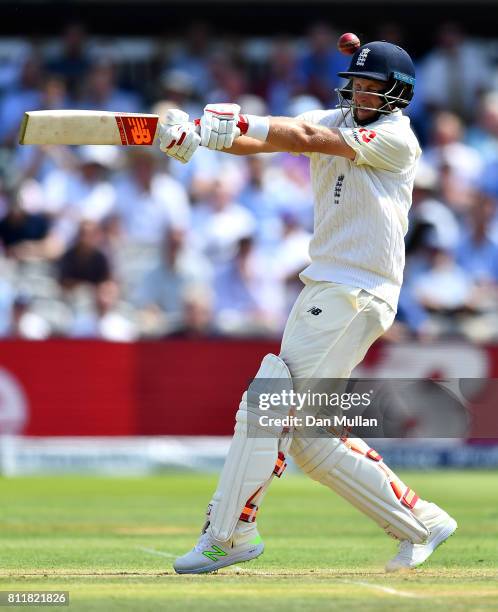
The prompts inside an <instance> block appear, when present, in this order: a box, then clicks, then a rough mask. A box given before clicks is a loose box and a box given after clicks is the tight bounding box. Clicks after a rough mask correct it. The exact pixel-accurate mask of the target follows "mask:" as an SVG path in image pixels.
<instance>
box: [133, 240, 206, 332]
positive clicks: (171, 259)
mask: <svg viewBox="0 0 498 612" xmlns="http://www.w3.org/2000/svg"><path fill="white" fill-rule="evenodd" d="M211 276H212V271H211V266H210V265H209V263H208V262H207V260H206V259H205V258H204V257H203V256H202V255H200V254H199V253H197V252H196V251H195V250H194V249H192V247H191V246H190V245H189V244H188V242H187V236H186V234H185V232H184V231H183V230H181V229H174V228H169V229H168V230H167V231H166V233H165V235H164V238H163V241H162V245H161V261H160V263H159V265H158V266H157V267H156V268H154V269H152V270H150V271H149V272H148V273H147V274H145V276H144V277H143V279H142V282H141V283H140V285H139V287H138V288H137V291H136V295H135V300H134V301H135V304H136V305H137V306H138V308H140V316H141V320H142V323H143V328H144V331H145V332H146V333H147V334H150V333H151V334H153V335H158V334H159V333H163V332H165V331H166V330H171V329H173V330H174V329H175V328H177V327H178V326H179V325H180V324H181V322H182V317H183V313H182V308H183V302H184V295H185V292H186V290H187V289H188V287H190V286H197V287H200V286H201V285H202V284H204V285H207V286H208V285H209V284H210V282H211Z"/></svg>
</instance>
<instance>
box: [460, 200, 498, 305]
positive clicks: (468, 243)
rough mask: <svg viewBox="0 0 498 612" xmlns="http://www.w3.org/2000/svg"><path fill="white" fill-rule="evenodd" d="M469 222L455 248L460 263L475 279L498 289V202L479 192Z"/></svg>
mask: <svg viewBox="0 0 498 612" xmlns="http://www.w3.org/2000/svg"><path fill="white" fill-rule="evenodd" d="M469 216H470V223H469V226H468V229H467V231H466V232H465V235H464V237H463V238H462V240H461V241H460V243H459V244H458V246H457V249H456V260H457V263H458V264H459V265H460V266H461V267H462V268H463V269H464V270H465V271H466V272H467V273H468V274H469V276H470V277H471V278H472V280H473V281H474V282H475V283H477V284H479V285H481V286H483V287H489V288H491V287H492V288H493V289H494V291H493V292H494V293H495V292H496V289H498V243H497V241H496V239H495V238H494V237H493V235H492V231H491V228H492V223H493V221H494V219H495V217H496V202H495V201H494V200H493V198H491V197H490V196H488V195H486V194H484V193H480V194H477V195H476V197H475V200H474V205H473V206H472V208H471V210H470V215H469Z"/></svg>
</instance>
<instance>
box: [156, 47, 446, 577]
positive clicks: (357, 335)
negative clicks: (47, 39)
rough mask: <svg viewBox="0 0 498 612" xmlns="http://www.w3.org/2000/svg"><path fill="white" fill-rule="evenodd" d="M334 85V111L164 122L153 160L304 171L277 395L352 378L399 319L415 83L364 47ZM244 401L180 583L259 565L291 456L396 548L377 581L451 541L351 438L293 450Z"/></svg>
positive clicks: (426, 505)
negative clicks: (308, 217) (304, 248)
mask: <svg viewBox="0 0 498 612" xmlns="http://www.w3.org/2000/svg"><path fill="white" fill-rule="evenodd" d="M339 76H341V77H344V78H346V79H347V80H348V83H347V85H346V86H345V87H344V88H343V89H340V90H339V98H340V105H339V108H338V109H334V110H325V111H323V110H317V111H311V112H306V113H304V114H303V115H300V116H298V117H297V118H287V117H259V116H254V115H243V114H241V113H240V107H239V106H238V105H236V104H208V105H207V106H206V107H205V109H204V115H203V117H202V118H201V120H200V122H199V121H198V122H195V121H191V122H189V121H188V115H186V113H183V112H182V111H178V110H171V111H168V114H167V122H166V124H165V125H164V126H163V127H162V129H161V137H160V142H161V150H162V151H164V152H165V153H166V154H168V155H170V156H172V157H174V158H176V159H179V160H181V161H182V162H187V161H188V160H189V159H190V158H191V157H192V155H193V154H194V153H195V151H196V149H197V147H198V146H199V145H203V146H205V147H208V148H210V149H213V150H222V151H225V152H228V153H233V154H236V155H254V154H255V153H268V152H290V153H297V154H303V155H306V156H307V157H309V159H310V164H311V180H312V186H313V192H314V206H315V210H314V215H315V217H314V235H313V238H312V240H311V244H310V256H311V263H310V265H309V266H308V267H307V268H306V269H305V270H304V271H303V272H302V273H301V280H302V281H303V283H304V288H303V290H302V292H301V294H300V295H299V297H298V299H297V301H296V303H295V304H294V307H293V309H292V311H291V313H290V315H289V319H288V321H287V324H286V327H285V331H284V335H283V339H282V345H281V350H280V354H279V355H278V356H277V355H272V354H269V355H266V356H265V357H264V358H263V360H262V362H261V365H260V368H259V370H258V372H257V374H256V380H257V379H258V378H260V379H264V380H265V381H266V382H265V384H266V385H267V386H268V385H269V386H270V387H271V381H272V379H273V380H275V383H278V389H281V385H282V380H285V381H287V384H288V388H292V387H293V381H297V380H303V379H319V378H349V377H350V375H351V371H352V370H353V368H354V367H355V366H356V365H357V364H359V363H360V362H361V361H362V359H363V358H364V356H365V354H366V352H367V350H368V348H369V347H370V346H371V345H372V343H373V342H374V341H375V340H376V339H377V338H379V336H381V335H382V334H383V333H384V332H385V331H386V330H387V329H389V327H390V326H391V325H392V323H393V320H394V317H395V314H396V308H397V302H398V297H399V292H400V287H401V283H402V278H403V267H404V262H405V253H404V249H405V248H404V236H405V234H406V231H407V225H408V211H409V208H410V205H411V197H412V188H413V180H414V176H415V171H416V166H417V161H418V158H419V156H420V153H421V151H420V147H419V144H418V142H417V139H416V137H415V135H414V133H413V132H412V130H411V128H410V121H409V119H408V118H407V117H405V116H403V114H402V109H403V108H406V107H407V106H408V104H409V103H410V100H411V99H412V97H413V91H414V86H415V69H414V66H413V62H412V60H411V58H410V56H409V55H408V53H407V52H406V51H405V50H404V49H402V48H400V47H398V46H396V45H394V44H391V43H388V42H385V41H375V42H371V43H368V44H365V45H363V46H360V47H359V48H358V49H357V50H356V52H355V53H354V55H353V56H352V59H351V64H350V67H349V69H348V71H347V72H341V73H339ZM276 388H277V384H276ZM270 390H271V389H270ZM252 395H253V394H251V393H250V392H249V393H248V392H247V391H246V392H245V393H244V394H243V395H242V400H241V403H240V406H239V409H238V411H237V414H236V425H235V434H234V437H233V440H232V442H231V446H230V450H229V452H228V456H227V459H226V461H225V465H224V467H223V470H222V473H221V477H220V480H219V483H218V487H217V489H216V492H215V493H214V495H213V498H212V500H211V502H210V504H209V506H208V513H207V517H206V523H205V525H204V528H203V530H202V533H201V536H200V538H199V540H198V542H197V544H196V545H195V547H194V548H193V549H192V550H191V551H190V552H187V553H186V554H185V555H183V556H182V557H179V558H178V559H176V561H175V564H174V568H175V570H176V572H178V573H180V574H198V573H203V572H212V571H215V570H217V569H219V568H222V567H225V566H228V565H231V564H234V563H240V562H241V561H248V560H250V559H254V558H255V557H257V556H259V555H260V554H261V553H262V552H263V550H264V544H263V541H262V539H261V537H260V535H259V533H258V529H257V523H256V515H257V512H258V508H259V507H260V505H261V501H262V498H263V496H264V493H265V491H266V489H267V487H268V485H269V483H270V482H271V480H272V478H273V476H275V475H277V476H279V475H280V474H281V472H282V471H283V469H284V467H285V456H286V455H287V454H290V456H291V457H292V458H293V459H294V461H295V462H296V463H297V465H298V466H299V467H300V468H301V469H302V470H303V471H304V472H305V473H306V474H307V475H308V476H310V477H311V478H313V479H314V480H317V481H318V482H321V483H322V484H324V485H325V486H327V487H329V488H330V489H332V490H333V491H335V492H336V493H338V494H339V495H341V496H342V497H344V498H345V499H346V500H347V501H349V502H350V503H351V504H353V505H354V506H355V507H356V508H358V509H359V510H360V511H361V512H363V513H364V514H365V515H366V516H368V517H369V518H370V519H372V520H373V521H375V522H376V523H377V524H378V525H379V526H380V527H381V528H382V529H384V531H385V532H386V533H387V534H389V535H390V536H393V537H394V538H396V539H397V540H399V542H400V544H399V552H398V554H397V555H396V556H395V557H394V558H393V559H391V560H390V561H388V562H387V565H386V570H387V571H396V570H399V569H403V568H414V567H417V566H418V565H420V564H421V563H423V562H424V561H425V560H426V559H427V558H428V557H429V556H430V555H431V554H432V552H433V551H434V550H435V549H436V547H437V546H439V545H440V544H441V543H442V542H444V541H445V540H446V539H447V538H449V537H450V536H451V535H452V533H453V532H454V531H455V530H456V528H457V523H456V521H455V520H454V519H453V518H451V517H450V516H449V515H448V514H447V513H446V512H445V511H444V510H442V509H441V508H439V507H438V506H437V505H436V504H434V503H431V502H429V501H425V500H424V499H422V498H420V497H419V496H418V495H417V494H416V493H415V491H413V490H412V489H411V488H410V487H408V486H407V485H406V484H405V483H403V482H402V481H401V480H400V479H399V478H398V477H397V476H396V474H394V473H393V472H392V470H390V469H389V468H388V467H387V465H386V464H385V463H384V462H383V460H382V457H381V456H380V455H379V454H378V453H377V452H376V451H375V450H373V449H372V448H370V447H369V445H368V444H367V443H366V442H364V441H363V440H361V439H359V438H352V439H351V438H347V437H344V436H342V437H340V436H333V435H330V437H320V438H310V437H306V436H303V435H298V434H299V432H295V434H296V435H293V436H289V435H288V432H287V431H286V430H285V429H283V428H282V430H281V431H277V432H276V435H275V436H273V437H272V436H259V437H258V435H257V430H258V427H260V425H259V422H260V421H259V419H258V415H259V414H260V413H259V412H258V406H257V405H255V402H254V400H253V398H252ZM272 410H273V412H272V411H270V412H272V414H273V416H281V417H284V416H286V414H284V412H283V411H280V414H279V410H278V409H277V408H273V409H272ZM287 410H288V409H287ZM251 432H252V434H251Z"/></svg>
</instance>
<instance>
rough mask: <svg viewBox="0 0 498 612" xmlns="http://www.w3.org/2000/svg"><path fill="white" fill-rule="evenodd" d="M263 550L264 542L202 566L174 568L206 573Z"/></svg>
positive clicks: (258, 553)
mask: <svg viewBox="0 0 498 612" xmlns="http://www.w3.org/2000/svg"><path fill="white" fill-rule="evenodd" d="M264 550H265V545H264V544H258V545H257V546H255V547H254V548H250V549H249V550H244V551H242V552H240V553H237V554H235V555H231V556H230V557H229V558H228V559H221V560H220V561H216V562H214V563H211V564H210V565H203V566H202V567H197V568H193V569H176V567H174V566H173V567H174V569H175V572H176V573H177V574H208V573H209V572H216V571H217V570H219V569H222V568H223V567H228V566H229V565H235V564H236V563H245V562H246V561H252V560H253V559H256V557H259V556H260V555H262V554H263V551H264Z"/></svg>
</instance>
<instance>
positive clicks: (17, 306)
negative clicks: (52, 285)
mask: <svg viewBox="0 0 498 612" xmlns="http://www.w3.org/2000/svg"><path fill="white" fill-rule="evenodd" d="M31 306H32V300H31V298H30V297H29V296H27V295H18V296H17V297H16V298H15V300H14V303H13V304H12V316H11V322H10V328H9V330H8V332H7V335H8V336H9V337H10V338H20V339H23V340H46V339H47V338H49V337H50V335H51V329H50V325H49V324H48V322H47V321H45V319H43V318H42V317H41V316H40V315H39V314H37V313H36V312H34V311H33V310H32V308H31Z"/></svg>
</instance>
